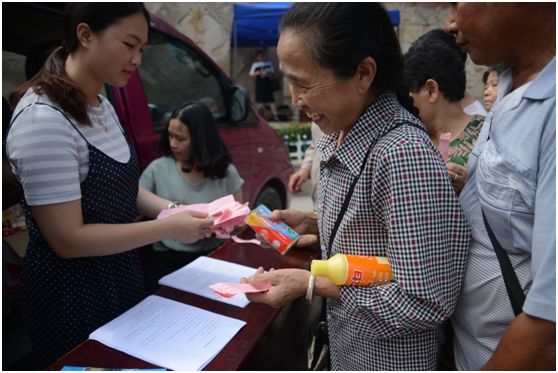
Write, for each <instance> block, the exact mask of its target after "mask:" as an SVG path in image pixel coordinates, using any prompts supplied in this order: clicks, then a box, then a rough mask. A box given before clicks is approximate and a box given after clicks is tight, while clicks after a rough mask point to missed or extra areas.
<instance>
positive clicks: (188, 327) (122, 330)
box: [89, 295, 246, 371]
mask: <svg viewBox="0 0 558 373" xmlns="http://www.w3.org/2000/svg"><path fill="white" fill-rule="evenodd" d="M244 325H246V322H244V321H242V320H237V319H233V318H231V317H227V316H223V315H219V314H216V313H213V312H209V311H206V310H203V309H200V308H197V307H193V306H190V305H187V304H184V303H180V302H177V301H174V300H170V299H167V298H163V297H159V296H157V295H151V296H149V297H147V298H145V299H144V300H143V301H141V302H140V303H139V304H137V305H136V306H134V307H132V308H131V309H130V310H128V311H126V312H125V313H123V314H122V315H120V316H119V317H117V318H116V319H114V320H112V321H111V322H109V323H108V324H105V325H104V326H102V327H100V328H99V329H97V330H95V331H94V332H93V333H91V335H90V336H89V338H90V339H94V340H96V341H99V342H101V343H103V344H105V345H107V346H109V347H112V348H115V349H117V350H119V351H122V352H125V353H127V354H129V355H132V356H134V357H137V358H139V359H141V360H144V361H147V362H149V363H151V364H154V365H158V366H160V367H164V368H167V369H172V370H187V371H192V370H201V369H203V368H204V367H205V366H206V365H207V364H208V363H209V362H210V361H211V360H212V359H213V358H214V357H215V356H216V355H217V354H218V353H219V351H221V350H222V349H223V348H224V347H225V346H226V345H227V343H228V342H229V341H230V340H231V339H232V338H233V337H234V336H235V334H236V333H238V331H239V330H240V329H242V327H243V326H244Z"/></svg>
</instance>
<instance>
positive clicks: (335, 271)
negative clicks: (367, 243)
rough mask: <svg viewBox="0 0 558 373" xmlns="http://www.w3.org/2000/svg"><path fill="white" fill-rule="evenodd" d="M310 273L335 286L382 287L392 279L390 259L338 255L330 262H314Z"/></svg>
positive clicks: (330, 259)
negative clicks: (325, 278)
mask: <svg viewBox="0 0 558 373" xmlns="http://www.w3.org/2000/svg"><path fill="white" fill-rule="evenodd" d="M310 272H311V273H312V274H313V275H314V276H325V277H327V278H329V279H330V280H331V281H332V282H333V283H334V284H335V285H351V286H372V285H382V284H385V283H387V282H390V281H391V279H392V273H391V266H390V264H389V261H388V258H386V257H383V256H360V255H344V254H336V255H334V256H332V257H331V258H329V259H328V260H312V263H311V264H310Z"/></svg>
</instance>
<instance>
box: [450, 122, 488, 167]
mask: <svg viewBox="0 0 558 373" xmlns="http://www.w3.org/2000/svg"><path fill="white" fill-rule="evenodd" d="M483 123H484V117H483V116H480V115H475V116H473V119H471V121H470V122H469V123H468V124H467V126H466V127H465V129H464V130H463V132H461V133H460V134H459V136H457V137H456V138H455V139H453V140H452V141H451V142H450V144H449V153H448V162H452V163H455V164H458V165H461V166H465V165H466V164H467V161H468V160H469V154H471V152H472V151H473V148H474V147H475V144H476V143H477V139H478V138H479V133H480V131H481V128H482V125H483Z"/></svg>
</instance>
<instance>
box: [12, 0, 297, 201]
mask: <svg viewBox="0 0 558 373" xmlns="http://www.w3.org/2000/svg"><path fill="white" fill-rule="evenodd" d="M2 11H3V17H2V21H3V30H4V31H5V33H4V37H3V45H2V47H3V50H2V60H3V72H2V81H3V84H2V86H3V87H2V90H3V92H2V95H3V97H7V95H8V94H9V90H11V89H13V88H15V87H16V86H17V85H19V84H21V83H23V81H24V80H25V75H24V74H23V70H24V67H25V68H28V66H33V65H35V67H37V61H34V60H40V59H44V56H45V52H46V51H48V50H49V49H51V48H52V47H53V46H56V45H59V44H60V42H61V40H62V35H63V4H62V3H4V4H2ZM18 66H19V69H20V70H21V71H17V70H18ZM18 77H19V78H18ZM26 78H30V77H29V76H27V77H26ZM18 80H19V81H18ZM103 95H105V96H106V97H107V98H108V99H109V100H110V101H111V102H112V104H113V106H114V107H115V109H116V112H117V113H118V117H119V119H120V121H121V123H122V125H123V126H124V128H125V129H126V131H127V134H128V136H129V137H130V139H131V140H132V142H133V143H134V145H135V147H136V150H137V152H138V155H139V158H140V163H141V167H142V169H143V168H145V167H146V166H147V165H148V164H149V163H150V162H151V161H152V160H153V159H155V158H157V157H159V156H160V155H161V154H160V153H159V152H158V150H157V149H156V144H157V143H158V141H159V137H160V133H161V132H162V131H163V129H164V127H165V125H166V122H167V120H168V118H169V117H170V115H171V111H172V109H173V108H174V107H176V106H178V105H179V104H181V103H184V102H189V101H198V100H201V101H203V102H205V103H207V104H208V105H209V106H210V107H211V109H212V112H213V115H214V117H215V119H216V121H217V125H218V127H219V131H220V134H221V136H222V138H223V140H224V141H225V143H226V144H227V146H228V147H229V149H230V151H231V153H232V156H233V163H234V165H235V166H236V167H237V169H238V171H239V173H240V175H241V177H242V178H243V179H244V181H245V184H244V187H243V190H242V192H243V196H244V199H245V201H248V202H250V206H256V205H258V204H260V203H265V204H266V205H267V206H268V207H269V208H270V209H275V208H285V207H286V206H287V192H286V190H287V188H286V185H287V183H288V176H289V174H290V173H292V171H293V169H292V166H291V164H290V159H289V155H288V153H287V151H286V148H285V146H284V144H283V142H282V140H281V139H280V137H279V136H278V135H277V134H276V132H275V131H274V130H273V129H272V128H271V127H270V126H269V125H268V124H267V123H266V122H265V120H264V119H263V118H262V117H260V116H259V115H258V114H257V113H256V112H254V111H253V110H252V108H251V106H250V99H249V97H248V94H247V93H246V92H245V91H244V90H243V89H242V88H240V87H238V86H235V85H234V83H233V82H232V81H231V80H230V79H229V78H228V77H227V76H226V74H225V73H224V72H223V70H222V69H221V68H220V67H219V66H217V65H216V64H215V63H214V62H213V61H212V59H211V58H210V57H209V56H207V55H206V54H205V53H204V52H203V51H202V50H201V49H200V48H198V47H197V46H196V45H195V44H194V42H192V40H190V39H189V38H188V37H186V36H184V35H182V34H181V33H179V32H178V31H177V30H175V29H174V28H173V27H172V26H170V25H169V24H167V23H166V22H164V21H163V20H161V19H160V18H158V17H156V16H153V15H152V21H151V25H150V30H149V42H148V44H147V45H146V47H145V49H144V53H143V59H142V64H141V66H140V68H139V69H138V71H136V72H135V73H134V75H133V76H132V77H131V79H130V81H129V83H128V85H127V86H126V87H125V88H115V87H112V86H108V85H107V86H106V87H105V92H103ZM4 125H6V124H4Z"/></svg>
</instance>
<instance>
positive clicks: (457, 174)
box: [446, 162, 468, 195]
mask: <svg viewBox="0 0 558 373" xmlns="http://www.w3.org/2000/svg"><path fill="white" fill-rule="evenodd" d="M446 167H447V168H448V172H449V175H450V179H451V183H452V184H453V189H455V193H457V195H459V194H460V193H461V191H462V190H463V187H464V186H465V183H466V182H467V176H468V173H467V166H461V165H458V164H455V163H451V162H448V163H446Z"/></svg>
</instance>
